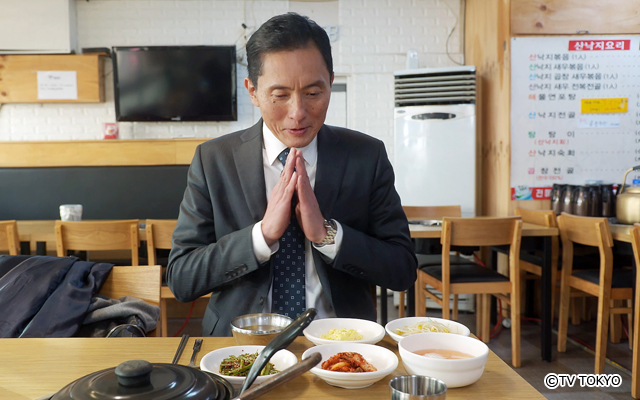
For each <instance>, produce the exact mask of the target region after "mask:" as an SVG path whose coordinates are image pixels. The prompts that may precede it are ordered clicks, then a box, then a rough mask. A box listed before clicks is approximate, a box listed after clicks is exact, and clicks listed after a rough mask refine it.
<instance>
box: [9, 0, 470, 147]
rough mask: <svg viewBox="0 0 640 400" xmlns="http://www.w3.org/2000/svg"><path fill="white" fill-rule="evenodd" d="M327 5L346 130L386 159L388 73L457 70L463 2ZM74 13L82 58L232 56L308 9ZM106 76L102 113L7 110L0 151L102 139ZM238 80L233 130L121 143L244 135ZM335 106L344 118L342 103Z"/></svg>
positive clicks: (124, 5)
mask: <svg viewBox="0 0 640 400" xmlns="http://www.w3.org/2000/svg"><path fill="white" fill-rule="evenodd" d="M335 1H337V2H338V7H337V9H338V15H337V16H336V24H337V25H338V29H339V30H338V40H336V41H335V42H332V46H333V56H334V70H335V72H336V74H339V75H341V76H344V77H345V79H344V80H345V81H346V82H347V83H348V84H349V86H348V89H347V90H348V96H347V97H346V99H347V101H348V103H349V104H348V105H347V108H348V110H349V118H348V120H349V125H350V126H349V127H350V128H352V129H356V130H360V131H363V132H366V133H368V134H370V135H372V136H375V137H377V138H380V139H382V140H384V141H385V143H386V145H387V151H388V153H389V155H390V156H391V155H392V154H393V149H392V148H391V146H392V144H393V140H392V139H393V72H394V71H396V70H401V69H405V55H406V53H407V51H408V50H409V49H416V50H417V51H418V54H419V67H420V68H425V67H444V66H451V65H454V63H453V62H452V61H451V60H450V59H449V56H450V57H451V58H453V59H454V60H456V61H457V62H462V47H461V38H462V31H463V29H462V24H463V18H462V15H463V13H462V8H463V6H462V2H463V0H335ZM321 3H322V2H320V1H316V2H313V3H312V5H313V7H322V6H323V5H322V4H321ZM76 5H77V13H78V42H79V46H80V47H81V48H83V47H112V46H127V45H128V46H132V45H133V46H135V45H218V44H224V45H229V44H236V46H237V48H238V49H241V48H243V47H244V43H245V39H244V36H245V35H247V36H248V35H250V33H251V32H252V31H253V30H254V29H255V28H257V27H258V26H259V25H260V24H261V23H263V22H264V21H266V20H267V19H268V18H270V17H272V16H273V15H277V14H281V13H285V12H287V11H289V10H290V9H292V8H295V9H296V10H299V9H300V8H301V7H302V8H303V9H304V7H311V6H312V5H311V3H309V5H306V4H305V2H295V3H294V2H290V1H286V0H279V1H277V0H263V1H252V0H245V1H236V0H91V1H85V0H77V3H76ZM293 6H295V7H293ZM332 6H335V3H332ZM334 8H335V7H334ZM242 23H244V24H246V25H247V26H248V29H247V30H246V31H245V29H244V28H242ZM454 28H455V29H454ZM452 29H454V30H453V34H451V36H450V39H449V45H448V47H449V53H450V54H449V56H447V53H446V49H445V46H446V43H447V38H448V37H449V34H450V33H451V31H452ZM238 53H239V54H240V53H242V51H241V50H239V52H238ZM111 70H112V68H111V62H110V60H109V59H107V60H106V62H105V74H106V77H105V87H106V102H105V103H100V104H5V105H4V106H2V107H1V108H0V141H12V140H92V139H101V138H102V134H103V129H104V126H103V124H104V123H105V122H115V109H114V104H113V75H112V73H111ZM245 76H246V68H245V67H243V66H241V65H239V66H238V111H239V112H238V121H234V122H160V123H147V122H145V123H141V122H135V123H133V122H121V123H119V128H120V138H122V139H142V138H172V137H217V136H220V135H223V134H225V133H229V132H231V131H234V130H238V129H242V128H244V127H247V126H249V125H251V124H252V123H253V122H254V121H256V120H257V119H258V118H259V116H260V115H259V110H258V109H255V108H254V107H253V105H252V104H251V102H250V100H249V97H248V95H247V94H246V90H245V89H244V85H243V79H244V77H245ZM336 103H340V105H338V104H336V105H335V106H339V107H341V108H342V110H343V111H344V99H341V100H340V101H338V102H336Z"/></svg>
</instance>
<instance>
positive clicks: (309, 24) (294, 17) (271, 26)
mask: <svg viewBox="0 0 640 400" xmlns="http://www.w3.org/2000/svg"><path fill="white" fill-rule="evenodd" d="M310 45H315V46H316V47H317V48H318V50H319V51H320V54H321V55H322V58H323V59H324V62H325V64H326V66H327V70H328V71H329V76H333V58H332V57H331V44H330V43H329V36H328V35H327V32H325V30H324V29H322V28H321V27H320V26H319V25H318V24H316V23H315V22H314V21H312V20H310V19H309V18H308V17H304V16H302V15H299V14H296V13H292V12H290V13H287V14H282V15H276V16H275V17H272V18H271V19H269V20H268V21H267V22H265V23H264V24H262V26H260V28H258V30H257V31H255V33H254V34H253V35H251V38H249V41H248V42H247V64H248V70H249V79H250V80H251V83H253V85H254V86H255V87H258V77H259V76H260V75H262V62H263V60H264V55H265V54H267V53H272V52H276V51H283V50H296V49H302V48H306V47H308V46H310Z"/></svg>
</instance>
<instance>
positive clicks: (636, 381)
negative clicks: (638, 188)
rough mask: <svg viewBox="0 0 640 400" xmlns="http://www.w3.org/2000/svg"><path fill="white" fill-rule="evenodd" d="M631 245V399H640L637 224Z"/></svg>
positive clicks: (639, 237) (639, 229) (639, 226)
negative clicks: (633, 264) (633, 279)
mask: <svg viewBox="0 0 640 400" xmlns="http://www.w3.org/2000/svg"><path fill="white" fill-rule="evenodd" d="M631 245H632V247H633V257H634V259H635V262H636V291H635V296H636V297H635V307H634V312H633V345H632V348H633V358H632V364H631V365H632V367H631V397H633V398H634V399H637V398H638V397H640V351H638V349H639V348H640V347H638V346H640V283H639V281H640V275H639V274H638V268H640V224H638V223H636V224H634V225H633V229H631Z"/></svg>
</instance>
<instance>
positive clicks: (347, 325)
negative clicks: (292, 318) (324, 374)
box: [303, 318, 385, 345]
mask: <svg viewBox="0 0 640 400" xmlns="http://www.w3.org/2000/svg"><path fill="white" fill-rule="evenodd" d="M303 333H304V336H305V337H306V338H307V339H309V340H310V341H311V342H313V344H316V345H320V344H332V343H345V342H357V343H368V344H376V343H378V342H379V341H381V340H382V338H384V335H385V332H384V327H382V325H380V324H378V323H375V322H373V321H369V320H366V319H357V318H325V319H317V320H315V321H312V322H311V323H310V324H309V326H307V327H306V329H305V330H304V331H303Z"/></svg>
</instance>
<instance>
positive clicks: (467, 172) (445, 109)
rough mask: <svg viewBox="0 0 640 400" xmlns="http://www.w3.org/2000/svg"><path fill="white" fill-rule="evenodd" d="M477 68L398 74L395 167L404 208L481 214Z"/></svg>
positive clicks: (424, 70)
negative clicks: (455, 209)
mask: <svg viewBox="0 0 640 400" xmlns="http://www.w3.org/2000/svg"><path fill="white" fill-rule="evenodd" d="M475 100H476V84H475V67H473V66H464V67H455V68H437V69H436V68H431V69H419V70H405V71H399V72H396V73H395V108H394V119H395V121H394V158H393V160H394V171H395V174H396V190H397V191H398V194H399V195H400V199H401V201H402V205H404V206H444V205H460V206H461V207H462V216H463V217H472V216H475V215H476V211H477V209H476V171H477V164H476V162H477V157H476V154H477V151H476V145H477V143H476V113H475Z"/></svg>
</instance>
